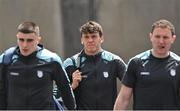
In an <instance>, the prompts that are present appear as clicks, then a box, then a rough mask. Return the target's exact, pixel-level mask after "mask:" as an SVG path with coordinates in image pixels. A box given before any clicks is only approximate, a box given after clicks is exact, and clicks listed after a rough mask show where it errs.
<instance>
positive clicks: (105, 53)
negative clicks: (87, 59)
mask: <svg viewBox="0 0 180 111" xmlns="http://www.w3.org/2000/svg"><path fill="white" fill-rule="evenodd" d="M101 56H102V58H103V59H105V60H108V61H112V60H115V59H118V60H122V59H121V57H119V56H118V55H116V54H114V53H112V52H109V51H107V50H103V52H102V54H101Z"/></svg>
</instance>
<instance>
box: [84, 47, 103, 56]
mask: <svg viewBox="0 0 180 111" xmlns="http://www.w3.org/2000/svg"><path fill="white" fill-rule="evenodd" d="M102 50H103V49H102V48H100V49H99V50H98V51H96V52H87V51H86V50H84V52H85V54H86V55H89V56H94V55H96V54H98V53H99V52H101V51H102Z"/></svg>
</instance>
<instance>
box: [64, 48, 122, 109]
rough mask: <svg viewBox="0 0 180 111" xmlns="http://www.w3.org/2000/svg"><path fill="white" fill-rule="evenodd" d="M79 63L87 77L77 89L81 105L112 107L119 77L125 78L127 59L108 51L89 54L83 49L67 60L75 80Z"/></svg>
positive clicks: (95, 107)
mask: <svg viewBox="0 0 180 111" xmlns="http://www.w3.org/2000/svg"><path fill="white" fill-rule="evenodd" d="M78 64H80V71H81V72H82V76H83V79H82V81H81V82H80V84H79V86H78V87H77V88H76V89H75V90H74V93H75V97H76V102H77V109H79V110H112V109H113V106H114V102H115V99H116V96H117V83H116V79H117V77H118V78H119V79H120V80H121V79H122V77H123V74H124V72H125V69H126V66H125V63H124V62H123V61H122V59H121V58H120V57H118V56H117V55H114V54H112V53H110V52H107V51H102V52H100V53H98V54H97V55H95V56H88V55H86V54H85V53H84V51H82V52H81V53H80V54H76V55H74V56H73V57H71V58H67V59H66V60H65V61H64V63H63V65H64V66H65V69H66V71H67V73H68V76H69V78H70V80H71V81H72V73H73V72H74V71H75V70H76V69H77V65H78Z"/></svg>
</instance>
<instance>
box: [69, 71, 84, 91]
mask: <svg viewBox="0 0 180 111" xmlns="http://www.w3.org/2000/svg"><path fill="white" fill-rule="evenodd" d="M81 73H82V72H80V71H79V70H76V71H74V72H73V74H72V84H71V86H72V89H73V90H74V89H76V88H77V87H78V85H79V82H81V80H82V76H81Z"/></svg>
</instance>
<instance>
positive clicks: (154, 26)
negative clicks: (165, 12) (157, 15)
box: [151, 19, 175, 35]
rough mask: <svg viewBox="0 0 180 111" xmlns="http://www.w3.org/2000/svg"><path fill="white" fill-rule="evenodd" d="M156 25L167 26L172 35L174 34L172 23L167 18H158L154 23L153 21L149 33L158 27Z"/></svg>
mask: <svg viewBox="0 0 180 111" xmlns="http://www.w3.org/2000/svg"><path fill="white" fill-rule="evenodd" d="M158 27H160V28H168V29H170V30H171V33H172V35H175V28H174V25H173V24H172V23H171V22H169V21H168V20H165V19H161V20H158V21H156V22H155V23H153V25H152V30H151V33H153V31H154V29H155V28H158Z"/></svg>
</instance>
